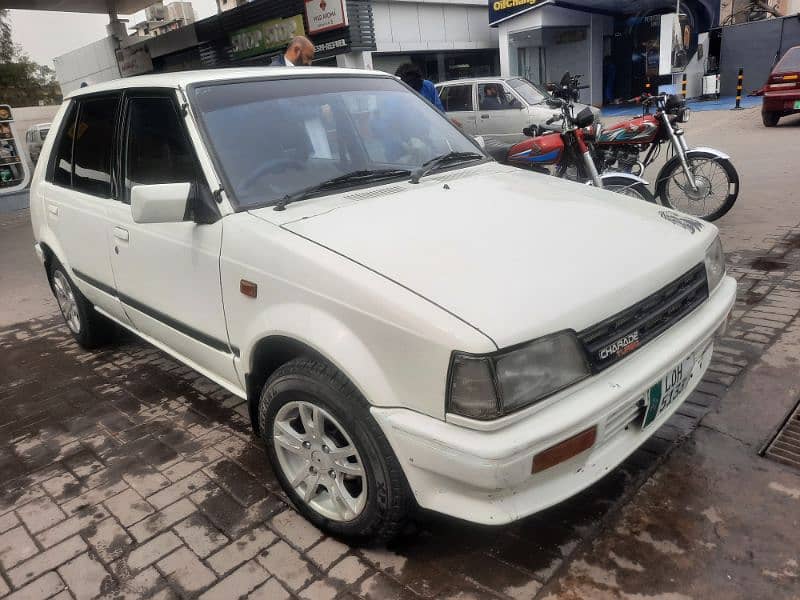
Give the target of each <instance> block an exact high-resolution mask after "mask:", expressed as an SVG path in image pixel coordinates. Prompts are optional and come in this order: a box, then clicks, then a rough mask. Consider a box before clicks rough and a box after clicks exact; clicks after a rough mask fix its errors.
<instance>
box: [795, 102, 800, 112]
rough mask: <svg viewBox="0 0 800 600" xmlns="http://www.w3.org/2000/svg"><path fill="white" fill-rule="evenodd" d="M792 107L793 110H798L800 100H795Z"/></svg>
mask: <svg viewBox="0 0 800 600" xmlns="http://www.w3.org/2000/svg"><path fill="white" fill-rule="evenodd" d="M794 107H795V109H797V110H800V100H795V101H794Z"/></svg>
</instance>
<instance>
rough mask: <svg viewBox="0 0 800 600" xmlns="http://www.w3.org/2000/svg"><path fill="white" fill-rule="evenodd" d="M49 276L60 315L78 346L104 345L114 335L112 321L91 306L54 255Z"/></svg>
mask: <svg viewBox="0 0 800 600" xmlns="http://www.w3.org/2000/svg"><path fill="white" fill-rule="evenodd" d="M48 275H49V279H50V287H51V288H52V290H53V295H54V296H55V297H56V301H57V302H58V307H59V309H60V310H61V316H62V317H64V322H65V323H66V325H67V328H68V329H69V331H70V333H72V336H73V337H74V338H75V341H76V342H78V345H80V347H81V348H83V349H85V350H94V349H95V348H99V347H101V346H103V345H105V344H107V343H108V342H109V341H110V340H111V339H112V338H113V335H114V324H113V323H112V322H111V321H109V320H108V319H106V318H105V317H104V316H103V315H101V314H100V313H98V312H97V311H96V310H95V309H94V306H93V305H92V303H91V302H89V300H87V299H86V296H84V295H83V294H81V291H80V290H79V289H78V288H77V287H76V286H75V284H74V283H73V282H72V279H71V278H70V276H69V275H68V274H67V270H66V269H65V268H64V266H63V265H62V264H61V263H60V262H58V260H57V259H55V258H54V259H53V261H52V263H51V265H50V269H49V273H48Z"/></svg>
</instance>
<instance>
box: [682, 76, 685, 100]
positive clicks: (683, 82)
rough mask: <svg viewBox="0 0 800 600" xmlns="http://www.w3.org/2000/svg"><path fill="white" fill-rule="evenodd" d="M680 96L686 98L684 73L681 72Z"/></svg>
mask: <svg viewBox="0 0 800 600" xmlns="http://www.w3.org/2000/svg"><path fill="white" fill-rule="evenodd" d="M681 97H682V98H683V99H684V100H686V73H684V74H683V78H682V79H681Z"/></svg>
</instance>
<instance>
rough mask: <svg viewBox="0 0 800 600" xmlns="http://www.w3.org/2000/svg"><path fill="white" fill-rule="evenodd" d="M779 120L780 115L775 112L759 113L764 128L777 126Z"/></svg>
mask: <svg viewBox="0 0 800 600" xmlns="http://www.w3.org/2000/svg"><path fill="white" fill-rule="evenodd" d="M780 118H781V114H780V113H777V112H762V113H761V120H762V121H763V122H764V127H775V126H776V125H777V124H778V120H779V119H780Z"/></svg>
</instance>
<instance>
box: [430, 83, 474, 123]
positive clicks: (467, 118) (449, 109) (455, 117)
mask: <svg viewBox="0 0 800 600" xmlns="http://www.w3.org/2000/svg"><path fill="white" fill-rule="evenodd" d="M474 97H475V84H474V83H459V84H453V85H445V86H442V89H441V90H440V93H439V99H440V100H441V101H442V106H444V111H445V112H446V113H447V116H448V117H449V118H450V119H451V120H452V121H453V123H455V124H456V125H457V126H458V127H460V128H461V129H462V130H463V131H464V133H466V134H467V135H472V136H475V135H478V125H477V122H476V119H477V117H476V114H475V100H474Z"/></svg>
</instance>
